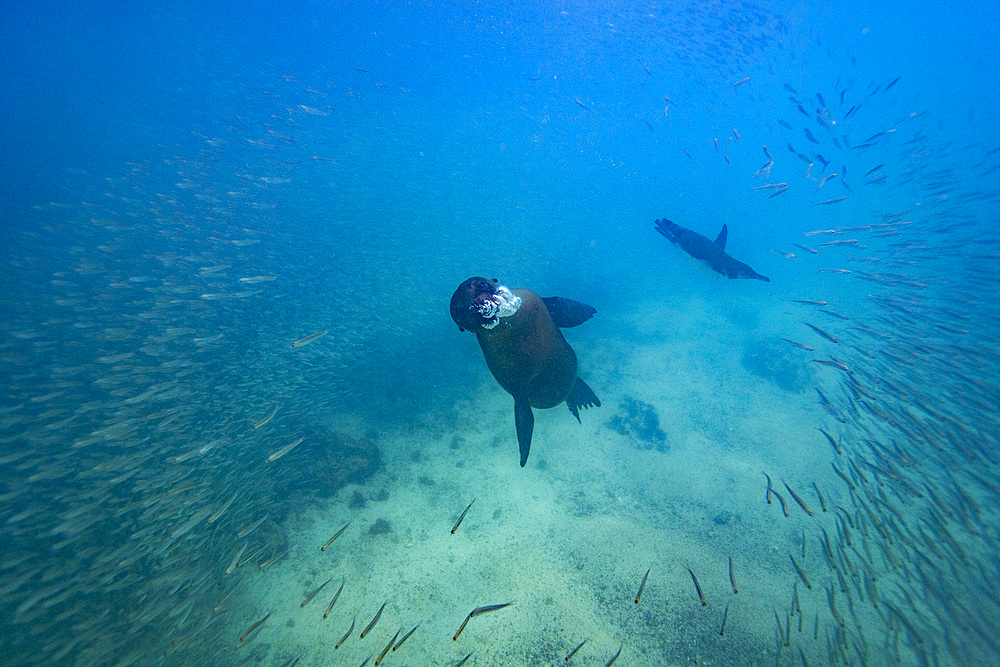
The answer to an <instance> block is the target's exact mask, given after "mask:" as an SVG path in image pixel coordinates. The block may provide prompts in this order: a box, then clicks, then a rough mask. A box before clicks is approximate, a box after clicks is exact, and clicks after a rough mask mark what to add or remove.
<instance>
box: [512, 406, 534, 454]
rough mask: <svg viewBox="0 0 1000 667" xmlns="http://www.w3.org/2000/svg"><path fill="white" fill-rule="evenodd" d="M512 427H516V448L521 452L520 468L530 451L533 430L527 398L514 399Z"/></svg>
mask: <svg viewBox="0 0 1000 667" xmlns="http://www.w3.org/2000/svg"><path fill="white" fill-rule="evenodd" d="M514 425H515V426H516V427H517V446H518V449H520V450H521V467H522V468H523V467H524V464H525V463H527V462H528V452H529V451H531V432H532V431H533V430H534V429H535V415H534V414H533V413H532V412H531V403H529V402H528V399H527V398H515V399H514Z"/></svg>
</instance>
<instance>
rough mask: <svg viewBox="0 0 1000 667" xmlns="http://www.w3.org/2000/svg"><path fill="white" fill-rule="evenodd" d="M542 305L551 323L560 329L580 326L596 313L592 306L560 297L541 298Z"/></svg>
mask: <svg viewBox="0 0 1000 667" xmlns="http://www.w3.org/2000/svg"><path fill="white" fill-rule="evenodd" d="M542 303H544V304H545V307H546V308H548V311H549V315H551V316H552V322H553V323H555V325H556V326H557V327H559V328H560V329H566V328H568V327H576V326H580V325H581V324H583V323H584V322H586V321H587V320H589V319H590V318H591V317H593V316H594V313H596V312H597V309H596V308H594V307H593V306H588V305H587V304H585V303H580V302H579V301H574V300H573V299H564V298H563V297H561V296H543V297H542Z"/></svg>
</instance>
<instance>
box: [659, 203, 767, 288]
mask: <svg viewBox="0 0 1000 667" xmlns="http://www.w3.org/2000/svg"><path fill="white" fill-rule="evenodd" d="M655 224H656V231H658V232H660V233H661V234H663V235H664V236H665V237H667V239H668V240H669V241H670V242H671V243H676V244H677V245H679V246H680V247H681V249H682V250H683V251H684V252H686V253H687V254H689V255H691V256H692V257H694V258H695V259H700V260H701V261H703V262H705V263H706V264H708V265H709V266H710V267H712V270H713V271H716V272H718V273H721V274H722V275H724V276H726V277H727V278H753V279H755V280H763V281H764V282H768V283H769V282H771V280H770V279H769V278H766V277H765V276H762V275H760V274H759V273H757V272H756V271H754V270H753V269H751V268H750V267H749V266H748V265H746V264H744V263H743V262H741V261H739V260H738V259H735V258H733V257H731V256H730V255H729V254H727V253H726V239H727V238H728V236H729V230H728V229H727V228H726V225H722V231H721V232H719V235H718V236H717V237H716V239H715V241H709V240H708V239H707V238H705V237H704V236H702V235H701V234H699V233H698V232H696V231H693V230H690V229H688V228H687V227H681V226H680V225H678V224H675V223H673V222H670V221H669V220H667V219H665V218H664V219H663V220H657V221H656V223H655Z"/></svg>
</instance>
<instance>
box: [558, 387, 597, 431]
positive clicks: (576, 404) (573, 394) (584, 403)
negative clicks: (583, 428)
mask: <svg viewBox="0 0 1000 667" xmlns="http://www.w3.org/2000/svg"><path fill="white" fill-rule="evenodd" d="M566 406H567V407H569V411H570V412H572V413H573V416H574V417H576V420H577V421H578V422H580V408H589V407H595V408H599V407H601V399H599V398H597V394H595V393H594V390H593V389H591V388H590V387H588V386H587V383H586V382H584V381H583V380H581V379H580V378H577V379H576V384H574V385H573V388H572V389H570V391H569V396H567V397H566ZM580 423H581V424H582V423H583V422H580Z"/></svg>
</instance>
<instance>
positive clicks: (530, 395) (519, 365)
mask: <svg viewBox="0 0 1000 667" xmlns="http://www.w3.org/2000/svg"><path fill="white" fill-rule="evenodd" d="M550 309H551V310H552V311H554V312H556V313H557V316H558V318H559V320H560V321H559V322H558V323H559V324H560V325H562V326H576V325H577V324H580V323H581V322H583V321H585V320H586V319H589V317H590V316H591V315H592V314H593V312H594V309H593V308H590V307H589V306H585V305H584V304H580V303H578V302H575V301H570V300H568V299H560V298H559V297H550V298H549V299H546V300H543V299H542V298H541V297H539V296H538V295H537V294H536V293H535V292H532V291H531V290H528V289H514V290H508V289H507V288H505V287H503V286H500V285H497V282H496V281H495V280H488V279H486V278H479V277H476V278H469V279H468V280H466V281H465V282H463V283H462V284H461V285H460V286H459V287H458V289H457V290H455V294H454V295H453V296H452V299H451V316H452V319H453V320H455V323H456V324H458V327H459V329H460V330H466V329H468V330H469V331H471V332H473V333H474V334H475V335H476V339H477V340H478V341H479V347H480V349H482V351H483V357H484V358H485V359H486V365H487V366H488V367H489V369H490V372H492V373H493V377H494V378H496V381H497V382H498V383H499V384H500V386H501V387H503V389H504V390H505V391H506V392H507V393H509V394H510V395H511V396H513V397H514V422H515V425H516V427H517V439H518V446H519V449H520V452H521V466H522V467H523V466H524V465H525V463H526V462H527V460H528V452H529V450H530V448H531V436H532V430H533V427H534V415H533V414H532V412H531V408H539V409H544V408H553V407H555V406H557V405H559V404H560V403H562V402H563V401H566V403H567V405H568V406H569V409H570V411H571V412H572V413H573V415H574V416H575V417H576V418H577V420H579V419H580V415H579V408H581V407H589V406H591V405H596V406H599V405H600V401H599V400H598V398H597V396H596V395H594V392H593V391H591V389H590V387H588V386H587V385H586V383H584V382H583V380H580V379H579V378H578V377H577V375H576V371H577V362H576V353H575V352H573V348H571V347H570V346H569V343H567V342H566V339H565V338H563V335H562V332H561V331H560V330H559V327H558V326H557V322H556V321H554V320H553V316H552V312H550Z"/></svg>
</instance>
